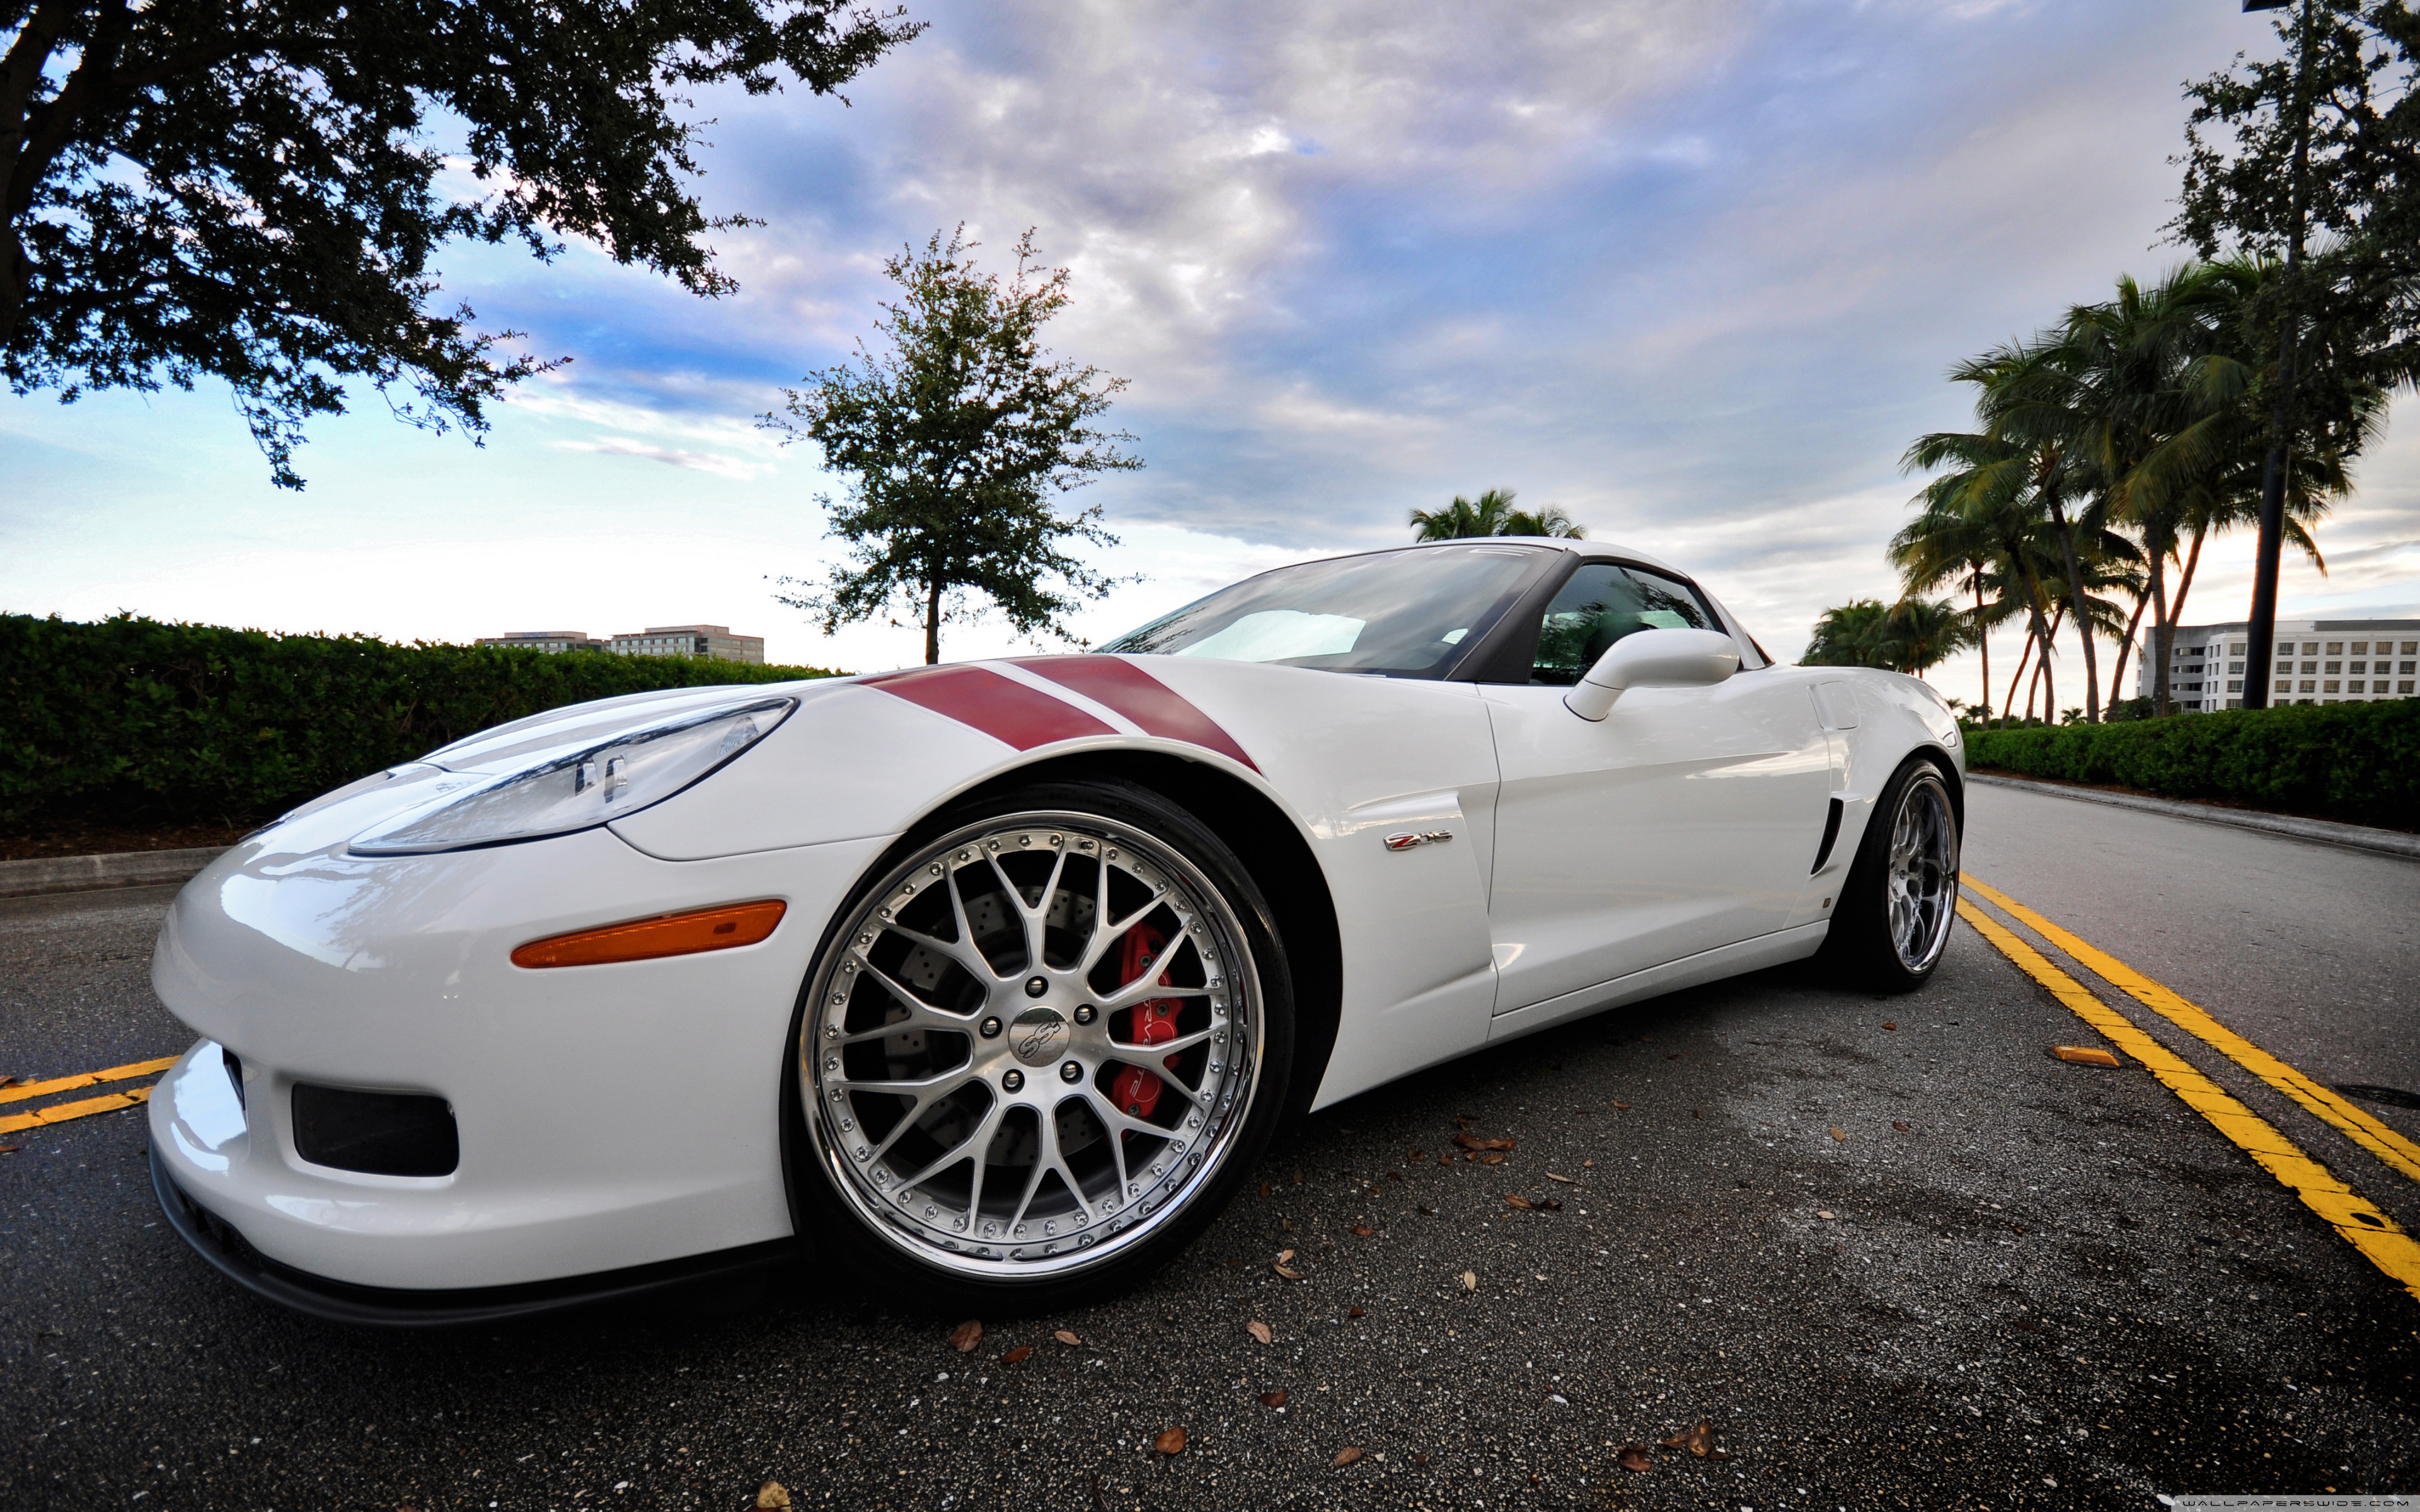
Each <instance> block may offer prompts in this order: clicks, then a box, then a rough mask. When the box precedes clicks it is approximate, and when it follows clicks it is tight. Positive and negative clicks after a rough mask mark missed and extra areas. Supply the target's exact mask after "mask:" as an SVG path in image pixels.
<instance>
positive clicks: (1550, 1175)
mask: <svg viewBox="0 0 2420 1512" xmlns="http://www.w3.org/2000/svg"><path fill="white" fill-rule="evenodd" d="M1546 1180H1549V1181H1560V1182H1562V1183H1563V1184H1564V1185H1565V1186H1577V1185H1579V1183H1578V1182H1577V1181H1575V1180H1572V1179H1571V1178H1570V1177H1568V1176H1565V1175H1563V1174H1562V1173H1561V1172H1560V1171H1548V1172H1547V1173H1546Z"/></svg>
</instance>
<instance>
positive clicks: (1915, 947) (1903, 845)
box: [1823, 756, 1958, 993]
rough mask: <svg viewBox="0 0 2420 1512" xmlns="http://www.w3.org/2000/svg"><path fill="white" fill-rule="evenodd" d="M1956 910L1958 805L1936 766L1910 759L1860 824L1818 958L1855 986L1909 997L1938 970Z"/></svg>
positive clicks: (1918, 758)
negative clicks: (1860, 831)
mask: <svg viewBox="0 0 2420 1512" xmlns="http://www.w3.org/2000/svg"><path fill="white" fill-rule="evenodd" d="M1957 905H1958V810H1957V806H1956V805H1955V804H1954V803H1952V802H1951V801H1950V796H1949V787H1948V784H1947V782H1945V781H1944V780H1943V779H1942V775H1941V768H1939V767H1938V766H1935V765H1934V764H1932V763H1931V761H1929V760H1927V759H1926V758H1924V757H1921V756H1916V757H1911V758H1909V760H1908V762H1907V764H1905V765H1903V766H1901V767H1900V769H1899V771H1898V773H1897V774H1896V775H1894V776H1893V777H1892V779H1891V780H1890V784H1889V785H1888V786H1887V787H1885V789H1884V790H1883V795H1882V800H1881V801H1880V802H1879V803H1877V804H1876V805H1875V806H1874V812H1873V817H1872V818H1870V819H1869V820H1867V821H1866V833H1865V838H1864V839H1863V840H1862V841H1859V842H1858V845H1857V859H1856V863H1855V864H1854V866H1852V867H1851V868H1850V869H1849V878H1848V881H1847V882H1845V883H1844V884H1842V886H1841V888H1840V900H1839V906H1838V907H1837V908H1835V909H1834V910H1833V912H1832V928H1831V933H1830V934H1829V936H1828V937H1827V938H1826V939H1825V940H1824V942H1823V954H1824V956H1825V958H1826V959H1827V960H1829V961H1830V962H1831V963H1832V964H1833V965H1834V966H1836V967H1837V968H1838V969H1839V970H1840V971H1841V972H1842V973H1843V974H1844V975H1846V976H1848V977H1850V978H1852V979H1853V980H1855V981H1857V982H1858V983H1859V984H1860V985H1863V986H1867V987H1871V988H1873V989H1875V990H1877V991H1880V992H1894V993H1903V992H1913V991H1914V990H1915V989H1916V988H1918V987H1921V986H1923V985H1924V983H1925V981H1926V980H1927V979H1929V978H1930V977H1931V975H1932V972H1933V968H1934V967H1935V966H1937V965H1939V964H1941V952H1942V950H1943V949H1945V948H1947V945H1948V943H1949V924H1950V920H1951V919H1952V918H1955V917H1956V913H1957Z"/></svg>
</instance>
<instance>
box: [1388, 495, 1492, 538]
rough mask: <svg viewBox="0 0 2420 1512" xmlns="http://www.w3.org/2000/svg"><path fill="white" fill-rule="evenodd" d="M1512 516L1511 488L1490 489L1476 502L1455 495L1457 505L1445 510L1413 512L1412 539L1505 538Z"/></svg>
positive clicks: (1451, 505)
mask: <svg viewBox="0 0 2420 1512" xmlns="http://www.w3.org/2000/svg"><path fill="white" fill-rule="evenodd" d="M1511 515H1512V489H1510V488H1490V489H1488V490H1487V491H1486V492H1485V493H1483V494H1481V495H1480V496H1479V500H1478V502H1476V503H1474V502H1472V501H1470V500H1467V499H1465V498H1464V497H1463V496H1462V495H1460V494H1455V495H1454V496H1453V502H1452V503H1450V504H1448V505H1446V506H1445V507H1444V508H1443V509H1435V510H1430V509H1415V510H1413V511H1412V539H1413V540H1415V541H1460V540H1466V539H1467V538H1469V537H1471V536H1474V535H1501V534H1503V533H1504V522H1505V520H1506V519H1507V518H1508V517H1510V516H1511Z"/></svg>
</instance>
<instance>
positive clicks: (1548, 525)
mask: <svg viewBox="0 0 2420 1512" xmlns="http://www.w3.org/2000/svg"><path fill="white" fill-rule="evenodd" d="M1504 497H1505V498H1507V499H1510V498H1512V490H1511V489H1509V488H1508V489H1506V490H1504ZM1503 533H1504V534H1506V535H1545V536H1555V537H1559V538H1560V539H1563V540H1566V541H1585V540H1587V539H1588V532H1587V531H1585V530H1583V529H1582V528H1580V527H1579V526H1577V525H1575V524H1574V523H1572V517H1571V516H1569V515H1567V514H1565V513H1564V512H1563V506H1562V505H1560V504H1548V505H1547V506H1546V507H1545V508H1544V509H1516V510H1514V511H1512V513H1511V514H1510V515H1507V516H1505V517H1504V530H1503Z"/></svg>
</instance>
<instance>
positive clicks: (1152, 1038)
mask: <svg viewBox="0 0 2420 1512" xmlns="http://www.w3.org/2000/svg"><path fill="white" fill-rule="evenodd" d="M1167 943H1168V942H1167V937H1166V936H1164V935H1162V934H1161V933H1159V931H1157V930H1156V929H1153V928H1152V927H1151V926H1150V925H1148V924H1139V925H1137V926H1136V927H1135V928H1133V929H1130V930H1128V931H1127V932H1126V937H1125V941H1124V943H1123V944H1122V945H1121V947H1120V949H1119V954H1118V980H1120V981H1122V982H1130V981H1132V980H1135V979H1136V978H1137V977H1140V976H1141V975H1142V972H1143V968H1144V967H1145V966H1148V965H1150V964H1151V958H1152V957H1153V956H1156V955H1157V954H1158V953H1159V949H1160V947H1161V946H1163V945H1165V944H1167ZM1159 984H1160V985H1161V986H1162V987H1173V986H1174V985H1176V984H1175V983H1174V982H1172V981H1170V980H1168V973H1167V972H1165V971H1163V972H1161V973H1160V974H1159ZM1176 1009H1177V1003H1176V999H1174V998H1172V997H1155V998H1153V999H1152V1000H1151V1001H1149V1002H1147V1003H1140V1004H1138V1005H1136V1006H1135V1007H1133V1008H1130V1009H1128V1010H1126V1012H1127V1015H1128V1017H1127V1020H1126V1027H1125V1033H1124V1034H1122V1035H1120V1036H1119V1038H1120V1039H1122V1040H1124V1041H1126V1042H1127V1043H1129V1044H1138V1045H1150V1044H1161V1043H1164V1042H1166V1041H1170V1040H1173V1039H1175V1038H1176ZM1161 1064H1162V1065H1164V1066H1166V1067H1167V1068H1168V1069H1169V1070H1170V1071H1174V1070H1175V1069H1176V1057H1174V1056H1170V1057H1168V1058H1167V1059H1166V1060H1164V1061H1162V1062H1161ZM1159 1093H1160V1083H1159V1078H1158V1077H1157V1076H1156V1075H1154V1074H1153V1073H1152V1072H1147V1071H1145V1070H1143V1069H1142V1068H1141V1067H1140V1066H1127V1067H1125V1068H1123V1069H1121V1070H1120V1071H1119V1072H1118V1074H1117V1076H1116V1078H1115V1079H1114V1080H1113V1081H1111V1082H1110V1083H1109V1099H1110V1101H1111V1102H1113V1103H1116V1104H1117V1105H1118V1106H1119V1107H1121V1108H1123V1109H1125V1114H1126V1116H1127V1117H1128V1118H1131V1119H1148V1118H1150V1117H1151V1114H1152V1110H1153V1109H1154V1108H1156V1107H1157V1106H1159Z"/></svg>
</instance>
